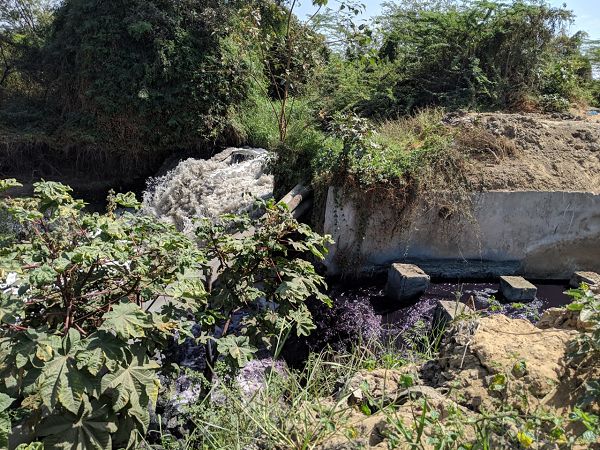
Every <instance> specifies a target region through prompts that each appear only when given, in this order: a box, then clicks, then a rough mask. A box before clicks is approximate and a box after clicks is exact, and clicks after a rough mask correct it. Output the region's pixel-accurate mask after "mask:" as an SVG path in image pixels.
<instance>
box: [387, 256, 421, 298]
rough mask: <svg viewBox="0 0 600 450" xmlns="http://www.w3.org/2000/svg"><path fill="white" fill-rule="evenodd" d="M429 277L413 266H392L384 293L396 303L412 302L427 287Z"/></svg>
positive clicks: (397, 264)
mask: <svg viewBox="0 0 600 450" xmlns="http://www.w3.org/2000/svg"><path fill="white" fill-rule="evenodd" d="M430 281H431V280H430V277H429V275H427V274H426V273H425V272H424V271H423V270H421V268H420V267H418V266H415V265H413V264H399V263H396V264H392V267H390V269H389V271H388V279H387V284H386V286H385V292H386V294H387V296H388V297H390V298H392V299H394V300H396V301H405V300H414V299H416V298H417V297H419V296H420V295H422V294H423V293H424V292H425V291H426V290H427V288H428V287H429V283H430Z"/></svg>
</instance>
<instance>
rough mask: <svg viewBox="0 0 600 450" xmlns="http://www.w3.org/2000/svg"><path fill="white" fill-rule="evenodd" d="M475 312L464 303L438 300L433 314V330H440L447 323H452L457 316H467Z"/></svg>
mask: <svg viewBox="0 0 600 450" xmlns="http://www.w3.org/2000/svg"><path fill="white" fill-rule="evenodd" d="M473 312H475V311H474V310H473V308H471V307H470V306H469V305H467V304H465V303H460V302H456V301H452V300H439V301H438V303H437V306H436V309H435V312H434V313H433V327H434V329H442V328H443V327H445V326H446V325H447V324H448V323H449V322H453V321H454V319H456V318H457V317H458V316H464V315H469V314H471V313H473Z"/></svg>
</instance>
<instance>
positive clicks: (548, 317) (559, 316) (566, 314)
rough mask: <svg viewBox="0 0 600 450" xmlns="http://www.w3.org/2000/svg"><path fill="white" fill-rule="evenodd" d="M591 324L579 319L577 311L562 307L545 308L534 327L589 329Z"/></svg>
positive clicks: (544, 328) (545, 328)
mask: <svg viewBox="0 0 600 450" xmlns="http://www.w3.org/2000/svg"><path fill="white" fill-rule="evenodd" d="M592 326H593V325H592V324H591V323H590V322H584V321H582V320H581V318H580V314H579V311H570V310H568V309H564V308H550V309H547V310H546V311H544V313H543V314H542V317H540V320H539V321H538V323H537V324H536V327H538V328H541V329H543V330H547V329H550V328H557V329H560V330H576V331H589V330H590V329H591V328H592Z"/></svg>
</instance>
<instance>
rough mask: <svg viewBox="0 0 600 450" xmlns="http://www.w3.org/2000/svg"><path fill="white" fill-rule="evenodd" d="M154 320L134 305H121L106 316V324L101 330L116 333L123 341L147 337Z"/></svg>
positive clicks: (116, 306)
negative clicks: (147, 330) (147, 331)
mask: <svg viewBox="0 0 600 450" xmlns="http://www.w3.org/2000/svg"><path fill="white" fill-rule="evenodd" d="M152 327H153V325H152V318H151V317H150V315H149V314H148V313H146V312H144V310H142V308H140V307H139V306H138V305H136V304H134V303H119V304H118V305H115V306H113V309H112V310H111V311H110V312H108V313H106V314H105V315H104V323H103V324H102V326H101V327H100V328H99V329H100V330H104V331H114V332H115V333H117V336H119V337H120V338H121V339H123V340H128V339H131V338H140V337H144V336H146V332H145V330H146V329H148V328H152Z"/></svg>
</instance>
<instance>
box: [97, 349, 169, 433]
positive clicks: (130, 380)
mask: <svg viewBox="0 0 600 450" xmlns="http://www.w3.org/2000/svg"><path fill="white" fill-rule="evenodd" d="M159 367H160V366H159V365H158V364H157V363H155V362H154V361H148V360H147V358H146V356H145V355H143V354H138V355H136V356H135V357H134V358H133V361H132V362H131V364H130V365H129V366H127V367H120V368H119V369H118V370H117V371H116V372H114V373H109V374H106V375H104V377H103V378H102V382H101V388H100V389H101V392H102V393H103V394H107V395H109V396H110V397H111V398H112V408H113V411H115V412H117V411H120V410H122V409H123V408H125V407H126V406H127V404H129V405H130V407H129V408H128V410H127V412H128V414H130V415H132V416H134V417H135V418H136V419H137V420H138V421H139V422H140V424H141V425H142V426H143V427H144V429H147V428H148V425H149V420H150V417H149V414H148V406H149V404H150V403H151V404H152V405H153V407H154V406H156V400H157V397H158V390H159V388H160V382H159V381H158V378H157V376H156V369H158V368H159Z"/></svg>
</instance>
